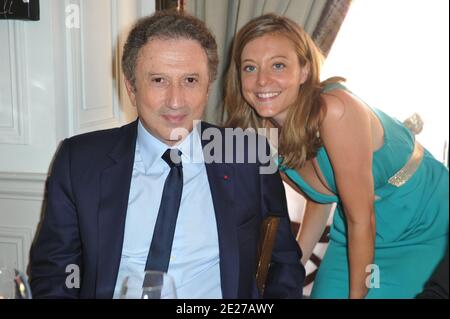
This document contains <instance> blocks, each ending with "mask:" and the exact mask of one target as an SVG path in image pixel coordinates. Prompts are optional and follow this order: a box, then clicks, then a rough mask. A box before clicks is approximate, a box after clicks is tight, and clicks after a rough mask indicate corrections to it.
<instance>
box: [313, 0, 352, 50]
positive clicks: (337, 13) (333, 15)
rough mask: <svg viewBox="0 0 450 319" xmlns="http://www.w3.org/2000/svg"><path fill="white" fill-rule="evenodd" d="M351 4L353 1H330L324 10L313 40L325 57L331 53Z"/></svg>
mask: <svg viewBox="0 0 450 319" xmlns="http://www.w3.org/2000/svg"><path fill="white" fill-rule="evenodd" d="M351 2H352V0H329V1H327V4H326V5H325V7H324V9H323V10H322V15H321V17H320V20H319V22H318V23H317V26H316V28H315V29H314V32H313V36H312V38H313V40H314V42H315V43H316V44H317V45H318V46H319V48H320V49H321V50H322V52H323V54H324V55H325V56H327V55H328V53H329V52H330V49H331V46H332V45H333V42H334V40H335V39H336V36H337V34H338V32H339V29H340V28H341V25H342V22H344V19H345V16H346V15H347V12H348V9H349V8H350V5H351Z"/></svg>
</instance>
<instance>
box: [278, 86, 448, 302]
mask: <svg viewBox="0 0 450 319" xmlns="http://www.w3.org/2000/svg"><path fill="white" fill-rule="evenodd" d="M336 88H340V89H345V87H343V86H342V85H341V84H332V85H331V86H327V87H326V89H325V90H324V91H331V90H333V89H336ZM372 111H373V112H374V113H375V114H376V115H377V117H378V118H379V120H380V122H381V124H382V125H383V128H384V145H383V146H382V147H381V148H380V149H379V150H377V151H375V152H374V153H373V167H372V172H373V178H374V185H375V195H376V200H375V203H374V205H375V219H376V240H375V257H374V264H375V265H376V267H373V268H371V269H370V272H368V277H369V276H371V277H370V279H369V282H370V284H371V288H370V289H369V292H368V294H367V298H413V297H414V296H416V295H417V294H418V293H419V292H421V291H422V288H423V286H424V284H425V282H426V281H427V280H428V278H429V277H430V276H431V275H432V273H433V271H434V269H435V268H436V267H437V265H438V264H439V262H440V261H441V259H442V258H443V257H444V253H445V250H446V248H447V244H448V217H449V215H448V213H449V210H448V201H449V191H448V190H449V184H448V183H449V180H448V169H447V168H446V167H445V166H444V165H443V164H442V163H440V162H438V161H437V160H436V159H435V158H433V156H432V155H431V154H430V153H429V152H428V151H426V150H425V153H424V157H423V160H422V162H421V164H420V166H419V167H418V168H417V170H416V171H415V173H414V174H413V175H412V177H411V178H410V179H409V180H408V181H407V182H406V183H405V184H404V185H402V186H400V187H396V186H393V185H391V184H390V183H388V180H389V178H390V177H392V176H393V175H394V174H395V173H396V172H398V171H399V170H400V169H401V168H402V167H403V166H404V165H405V163H406V162H407V161H408V159H409V158H410V156H411V153H412V151H413V149H414V142H415V141H414V136H413V135H412V133H411V132H410V131H409V130H408V129H407V128H406V127H404V126H403V125H402V124H401V123H400V122H399V121H397V120H395V119H393V118H391V117H389V116H388V115H386V114H385V113H383V112H381V111H379V110H376V109H372ZM280 160H281V159H280ZM317 161H318V163H319V166H320V169H321V170H322V172H323V174H324V176H325V178H326V181H327V183H328V185H329V186H330V187H331V189H332V190H333V193H335V194H338V193H337V190H336V183H335V178H334V173H333V169H332V166H331V163H330V160H329V158H328V154H327V151H326V149H325V148H324V147H322V148H320V150H319V151H318V154H317ZM280 170H281V171H283V172H284V173H286V175H287V176H288V177H289V178H290V179H291V180H292V181H293V182H294V183H295V184H297V185H298V186H299V187H300V188H301V189H302V190H303V191H304V192H305V194H306V195H307V196H309V197H310V199H312V200H314V201H316V202H318V203H324V204H325V203H336V204H337V205H336V210H335V213H334V217H333V223H332V225H331V230H330V234H329V239H330V242H329V245H328V248H327V251H326V253H325V256H324V258H323V261H322V263H321V265H320V267H319V271H318V273H317V276H316V279H315V281H314V286H313V290H312V293H311V298H333V299H334V298H348V296H349V269H348V258H347V257H348V255H347V231H346V222H345V216H344V211H343V208H342V203H341V200H340V198H339V196H330V195H325V194H321V193H318V192H317V191H316V190H314V189H313V188H312V187H311V186H310V185H308V184H307V183H306V182H305V181H304V180H303V179H302V177H301V176H300V175H299V174H298V173H297V172H296V171H295V170H293V169H291V168H287V167H284V166H283V165H280ZM377 275H379V276H377ZM378 279H379V280H378Z"/></svg>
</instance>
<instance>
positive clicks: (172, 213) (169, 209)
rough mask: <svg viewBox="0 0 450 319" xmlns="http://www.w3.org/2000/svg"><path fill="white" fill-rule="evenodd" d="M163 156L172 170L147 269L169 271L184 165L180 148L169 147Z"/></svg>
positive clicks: (166, 186)
mask: <svg viewBox="0 0 450 319" xmlns="http://www.w3.org/2000/svg"><path fill="white" fill-rule="evenodd" d="M161 157H162V159H163V160H164V161H165V162H166V163H167V165H169V166H170V172H169V175H168V176H167V178H166V182H165V183H164V189H163V194H162V198H161V204H160V206H159V212H158V217H157V219H156V224H155V230H154V231H153V238H152V243H151V245H150V250H149V252H148V257H147V263H146V265H145V270H159V271H163V272H167V269H168V268H169V260H170V253H171V251H172V242H173V235H174V233H175V225H176V223H177V217H178V209H179V208H180V201H181V194H182V193H183V166H182V164H181V152H180V151H179V150H178V149H172V150H171V149H168V150H167V151H166V152H165V153H164V154H163V155H162V156H161Z"/></svg>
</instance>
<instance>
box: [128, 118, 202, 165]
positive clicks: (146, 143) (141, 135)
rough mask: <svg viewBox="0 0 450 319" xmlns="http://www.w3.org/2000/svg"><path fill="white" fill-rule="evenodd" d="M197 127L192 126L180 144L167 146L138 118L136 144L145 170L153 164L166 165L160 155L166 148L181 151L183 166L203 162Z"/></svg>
mask: <svg viewBox="0 0 450 319" xmlns="http://www.w3.org/2000/svg"><path fill="white" fill-rule="evenodd" d="M198 129H199V128H198V127H194V129H193V130H192V131H191V132H190V133H189V134H188V136H186V138H185V139H184V140H183V141H182V142H181V143H180V144H177V145H175V146H168V145H166V144H165V143H163V142H161V141H160V140H159V139H157V138H156V137H155V136H153V135H152V134H151V133H150V132H149V131H147V129H145V127H144V125H143V124H142V123H141V120H139V123H138V131H137V144H138V146H139V152H140V155H141V158H142V161H143V162H144V166H145V170H146V172H149V171H151V170H152V169H153V167H154V166H155V165H161V164H164V165H166V164H165V163H164V160H163V159H162V158H161V156H162V155H163V154H164V152H165V151H166V150H167V149H168V148H178V149H179V150H180V151H181V153H182V156H181V161H182V163H183V166H185V165H190V164H203V163H204V158H203V148H202V145H201V139H200V134H199V132H198ZM164 167H165V166H164Z"/></svg>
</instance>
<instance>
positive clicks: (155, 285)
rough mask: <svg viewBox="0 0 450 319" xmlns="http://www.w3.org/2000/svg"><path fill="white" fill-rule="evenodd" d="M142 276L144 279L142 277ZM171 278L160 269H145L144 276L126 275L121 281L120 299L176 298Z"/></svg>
mask: <svg viewBox="0 0 450 319" xmlns="http://www.w3.org/2000/svg"><path fill="white" fill-rule="evenodd" d="M142 278H144V279H142ZM176 298H177V293H176V289H175V282H174V280H173V278H172V277H171V276H170V275H169V274H167V273H165V272H161V271H153V270H149V271H145V272H144V276H143V277H141V276H133V275H132V276H127V277H125V278H124V280H123V282H122V288H121V290H120V299H176Z"/></svg>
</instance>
